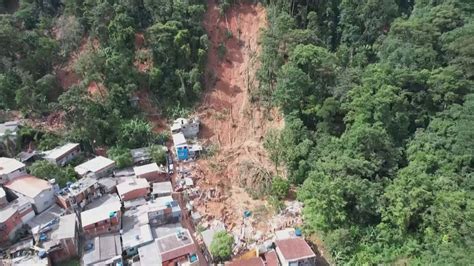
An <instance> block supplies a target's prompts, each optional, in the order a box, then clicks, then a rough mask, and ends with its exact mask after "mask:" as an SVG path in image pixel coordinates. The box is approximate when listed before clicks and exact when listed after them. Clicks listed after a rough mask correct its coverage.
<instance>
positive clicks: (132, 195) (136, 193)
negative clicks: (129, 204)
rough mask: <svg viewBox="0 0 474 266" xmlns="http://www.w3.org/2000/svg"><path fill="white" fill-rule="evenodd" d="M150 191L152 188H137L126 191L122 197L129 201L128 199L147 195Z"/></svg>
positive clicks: (123, 199)
mask: <svg viewBox="0 0 474 266" xmlns="http://www.w3.org/2000/svg"><path fill="white" fill-rule="evenodd" d="M148 193H150V188H140V189H135V190H132V191H130V192H128V193H125V194H123V195H120V198H121V200H122V201H127V200H134V199H138V198H141V197H146V195H148Z"/></svg>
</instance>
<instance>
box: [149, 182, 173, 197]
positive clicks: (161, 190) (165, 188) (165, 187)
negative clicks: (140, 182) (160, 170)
mask: <svg viewBox="0 0 474 266" xmlns="http://www.w3.org/2000/svg"><path fill="white" fill-rule="evenodd" d="M172 192H173V185H172V184H171V182H170V181H166V182H157V183H153V193H152V194H166V193H168V194H171V193H172Z"/></svg>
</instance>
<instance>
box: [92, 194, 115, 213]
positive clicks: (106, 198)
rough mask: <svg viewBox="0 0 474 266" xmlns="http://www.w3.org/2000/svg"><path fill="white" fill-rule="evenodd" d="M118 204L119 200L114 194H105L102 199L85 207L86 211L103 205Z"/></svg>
mask: <svg viewBox="0 0 474 266" xmlns="http://www.w3.org/2000/svg"><path fill="white" fill-rule="evenodd" d="M114 202H116V203H120V199H119V198H118V196H117V194H116V193H111V194H105V195H103V196H102V197H100V198H98V199H95V200H93V201H92V202H91V203H89V204H87V205H86V206H85V209H86V210H90V209H94V208H97V207H100V206H102V205H104V204H109V203H114Z"/></svg>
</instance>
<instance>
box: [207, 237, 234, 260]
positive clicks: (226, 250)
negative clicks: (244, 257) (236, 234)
mask: <svg viewBox="0 0 474 266" xmlns="http://www.w3.org/2000/svg"><path fill="white" fill-rule="evenodd" d="M233 244H234V238H233V237H232V235H230V234H229V233H227V232H225V231H221V232H217V233H216V234H215V235H214V238H213V239H212V242H211V250H210V252H211V254H212V256H213V258H214V260H215V261H226V260H228V259H230V257H231V255H232V245H233Z"/></svg>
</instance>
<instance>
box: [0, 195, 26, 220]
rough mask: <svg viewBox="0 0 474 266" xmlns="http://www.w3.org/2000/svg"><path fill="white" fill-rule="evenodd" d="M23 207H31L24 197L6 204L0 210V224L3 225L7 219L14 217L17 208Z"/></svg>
mask: <svg viewBox="0 0 474 266" xmlns="http://www.w3.org/2000/svg"><path fill="white" fill-rule="evenodd" d="M25 205H30V206H31V203H30V202H29V201H28V199H26V198H24V197H18V198H17V199H16V200H14V201H12V202H10V203H8V205H7V206H6V207H4V208H1V209H0V223H3V222H5V221H6V220H8V218H10V217H11V216H12V215H14V214H15V213H16V211H17V210H18V209H19V208H21V207H23V206H25Z"/></svg>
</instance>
